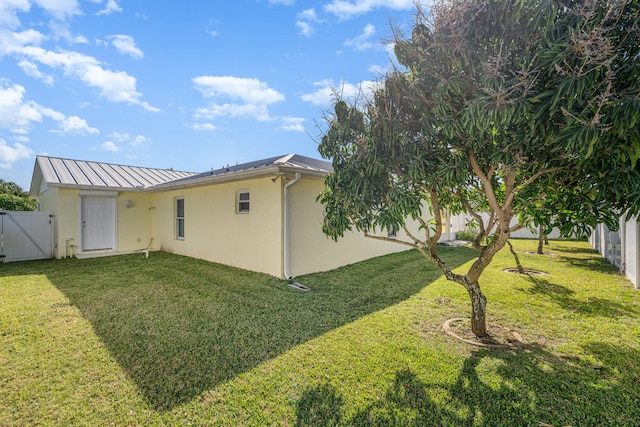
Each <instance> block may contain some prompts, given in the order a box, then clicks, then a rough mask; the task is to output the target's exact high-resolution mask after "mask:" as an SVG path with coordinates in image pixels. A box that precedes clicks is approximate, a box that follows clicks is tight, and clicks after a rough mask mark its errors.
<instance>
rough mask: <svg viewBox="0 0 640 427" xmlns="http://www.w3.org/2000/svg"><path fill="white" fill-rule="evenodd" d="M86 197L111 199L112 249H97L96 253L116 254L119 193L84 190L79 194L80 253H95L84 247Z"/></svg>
mask: <svg viewBox="0 0 640 427" xmlns="http://www.w3.org/2000/svg"><path fill="white" fill-rule="evenodd" d="M85 197H102V198H105V199H110V200H109V202H110V207H109V209H110V210H111V213H112V218H113V221H112V227H111V248H110V249H95V251H97V252H100V251H103V252H116V251H117V248H118V203H117V201H118V192H117V191H87V190H83V191H80V192H79V203H78V219H79V221H78V229H79V232H78V235H79V236H80V239H79V240H80V241H79V242H78V243H79V245H78V246H79V251H78V252H79V253H83V252H94V250H93V249H91V250H87V251H85V249H84V247H83V242H84V236H83V230H82V229H83V227H82V203H83V199H84V198H85Z"/></svg>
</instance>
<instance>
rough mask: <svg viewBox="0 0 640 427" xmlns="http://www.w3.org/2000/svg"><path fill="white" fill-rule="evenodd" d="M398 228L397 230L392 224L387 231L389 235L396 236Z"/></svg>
mask: <svg viewBox="0 0 640 427" xmlns="http://www.w3.org/2000/svg"><path fill="white" fill-rule="evenodd" d="M397 232H398V230H396V226H395V225H392V226H391V227H389V231H388V233H387V237H396V234H397Z"/></svg>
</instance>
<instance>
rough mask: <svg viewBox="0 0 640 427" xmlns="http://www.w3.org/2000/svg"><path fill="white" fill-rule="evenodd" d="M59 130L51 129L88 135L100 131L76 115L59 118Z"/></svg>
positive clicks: (68, 133)
mask: <svg viewBox="0 0 640 427" xmlns="http://www.w3.org/2000/svg"><path fill="white" fill-rule="evenodd" d="M58 126H59V128H60V130H56V131H52V132H54V133H61V134H65V135H71V134H73V135H88V134H96V133H100V131H99V130H98V129H96V128H94V127H91V126H89V125H88V124H87V121H86V120H84V119H81V118H80V117H78V116H69V117H66V118H65V119H63V120H61V121H60V123H59V125H58Z"/></svg>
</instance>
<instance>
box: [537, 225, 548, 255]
mask: <svg viewBox="0 0 640 427" xmlns="http://www.w3.org/2000/svg"><path fill="white" fill-rule="evenodd" d="M546 237H547V236H546V234H543V233H542V225H540V226H539V227H538V255H543V254H544V251H543V250H542V249H543V246H542V245H543V244H544V241H545V240H546Z"/></svg>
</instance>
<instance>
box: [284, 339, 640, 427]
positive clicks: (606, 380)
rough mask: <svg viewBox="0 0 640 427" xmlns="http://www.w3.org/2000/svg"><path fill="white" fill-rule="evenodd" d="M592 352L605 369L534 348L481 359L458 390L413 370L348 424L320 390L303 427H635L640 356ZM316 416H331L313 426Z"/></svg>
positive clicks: (594, 347)
mask: <svg viewBox="0 0 640 427" xmlns="http://www.w3.org/2000/svg"><path fill="white" fill-rule="evenodd" d="M585 350H586V351H587V352H588V353H591V354H592V355H594V356H596V357H598V358H599V360H600V364H599V365H596V366H594V365H593V364H591V363H589V362H588V361H586V360H585V359H581V358H579V357H559V356H557V355H554V354H552V353H550V352H549V351H548V350H546V349H545V348H543V347H542V346H539V345H529V346H527V347H526V348H521V349H519V350H516V351H496V350H486V349H482V350H477V351H474V352H473V353H472V355H471V357H469V358H468V359H467V360H465V362H464V363H463V365H462V367H461V369H460V371H459V373H458V377H457V378H456V380H455V381H454V382H453V383H447V384H441V383H428V382H425V381H424V380H422V379H420V375H418V374H417V373H416V372H413V371H412V370H410V369H405V370H401V371H398V372H396V374H395V377H394V379H393V382H392V383H391V384H389V386H388V387H387V389H386V391H385V392H384V394H383V396H382V398H380V399H379V400H377V401H375V402H374V403H372V404H370V405H368V406H366V407H365V408H363V409H362V410H360V411H358V412H357V413H356V414H355V415H354V416H352V417H350V418H348V419H347V418H346V417H345V416H343V415H341V411H343V405H344V404H345V402H344V399H343V398H342V396H340V394H339V392H338V391H337V390H336V389H335V388H333V387H331V386H327V385H324V386H321V387H316V388H313V389H311V390H309V391H308V392H305V393H304V394H303V399H301V401H300V402H302V401H303V400H304V399H306V398H305V396H313V402H317V403H318V406H317V408H315V409H313V410H311V411H310V410H309V409H308V408H307V406H306V405H307V404H308V402H309V400H308V399H307V400H304V402H305V403H304V404H300V403H299V404H298V411H297V416H298V418H297V423H296V425H297V426H335V425H344V426H363V427H364V426H403V427H404V426H415V427H419V426H514V425H536V426H537V425H543V424H542V423H546V424H551V425H557V426H561V425H575V426H577V425H580V426H602V425H634V423H635V422H637V420H638V419H640V406H638V404H637V402H638V399H640V387H639V386H640V384H639V380H638V378H640V375H639V374H640V372H639V369H638V367H637V365H635V364H634V362H633V361H634V360H635V358H636V357H637V355H636V354H635V351H633V350H631V349H629V348H625V347H623V346H614V345H610V344H601V343H592V344H589V345H588V346H586V347H585ZM636 351H637V350H636ZM313 402H312V403H311V406H313ZM327 406H329V407H330V409H327ZM301 408H302V409H301ZM308 413H323V414H325V413H326V414H330V416H328V417H323V418H320V417H316V418H310V417H308V415H307V414H308ZM310 420H313V422H310Z"/></svg>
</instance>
